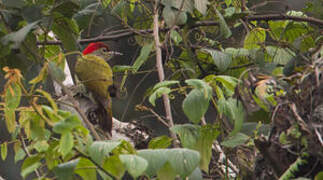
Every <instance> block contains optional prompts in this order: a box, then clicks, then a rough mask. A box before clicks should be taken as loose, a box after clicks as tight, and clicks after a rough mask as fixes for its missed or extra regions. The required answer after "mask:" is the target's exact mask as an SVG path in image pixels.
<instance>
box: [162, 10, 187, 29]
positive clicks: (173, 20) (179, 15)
mask: <svg viewBox="0 0 323 180" xmlns="http://www.w3.org/2000/svg"><path fill="white" fill-rule="evenodd" d="M162 15H163V18H164V20H165V23H166V24H167V26H168V27H171V26H173V25H183V24H185V23H186V21H187V14H186V12H184V11H181V12H179V11H178V10H176V9H172V7H170V6H165V7H164V9H163V14H162Z"/></svg>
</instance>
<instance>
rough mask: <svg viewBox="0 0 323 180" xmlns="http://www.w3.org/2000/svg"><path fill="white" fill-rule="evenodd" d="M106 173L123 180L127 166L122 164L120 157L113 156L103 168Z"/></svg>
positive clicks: (105, 162)
mask: <svg viewBox="0 0 323 180" xmlns="http://www.w3.org/2000/svg"><path fill="white" fill-rule="evenodd" d="M102 167H103V168H104V169H105V170H106V171H108V172H109V173H110V174H111V175H113V176H114V177H117V178H118V179H121V178H122V176H123V175H124V173H125V172H126V169H125V166H124V165H123V163H122V162H121V160H120V158H119V156H118V155H113V156H110V157H108V158H107V159H106V160H105V161H104V163H103V166H102Z"/></svg>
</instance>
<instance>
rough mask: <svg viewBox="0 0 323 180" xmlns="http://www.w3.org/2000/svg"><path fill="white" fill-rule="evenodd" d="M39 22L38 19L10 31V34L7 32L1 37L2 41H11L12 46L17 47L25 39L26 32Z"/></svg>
mask: <svg viewBox="0 0 323 180" xmlns="http://www.w3.org/2000/svg"><path fill="white" fill-rule="evenodd" d="M38 23H39V21H35V22H33V23H30V24H28V25H26V26H24V27H23V28H21V29H19V30H18V31H16V32H12V33H10V34H7V35H6V36H4V37H3V38H2V42H3V43H4V44H5V45H6V44H8V43H10V42H13V43H14V44H13V48H18V47H19V46H20V44H21V43H22V42H23V41H24V40H25V38H26V36H27V34H28V33H29V32H30V31H32V30H33V29H34V28H35V26H36V25H37V24H38Z"/></svg>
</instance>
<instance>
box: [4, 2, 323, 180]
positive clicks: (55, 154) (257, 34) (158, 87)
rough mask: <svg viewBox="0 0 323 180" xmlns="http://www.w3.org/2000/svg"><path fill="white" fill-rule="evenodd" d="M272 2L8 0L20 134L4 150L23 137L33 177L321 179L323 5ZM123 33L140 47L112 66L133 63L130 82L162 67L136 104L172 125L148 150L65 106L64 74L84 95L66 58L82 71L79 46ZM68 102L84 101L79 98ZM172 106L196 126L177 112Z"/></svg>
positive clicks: (11, 103)
mask: <svg viewBox="0 0 323 180" xmlns="http://www.w3.org/2000/svg"><path fill="white" fill-rule="evenodd" d="M266 5H267V4H254V3H253V2H251V1H250V2H248V1H244V0H241V1H240V0H222V1H215V0H156V1H154V0H101V1H96V0H2V1H0V7H1V11H0V18H1V21H0V38H1V43H0V52H1V53H0V65H1V69H2V75H3V76H2V77H3V81H4V80H5V81H4V86H3V88H2V91H3V93H2V99H1V103H0V105H1V109H2V110H3V113H2V114H3V116H2V118H1V121H3V122H5V123H3V124H5V125H6V128H7V130H8V132H9V133H10V134H11V139H10V140H8V141H5V142H1V157H2V159H3V160H5V159H6V157H7V152H8V151H7V149H8V146H10V147H13V150H14V152H15V157H14V161H15V162H22V166H21V171H20V174H21V176H22V177H23V178H27V177H31V176H33V177H37V178H40V179H64V180H65V179H74V178H76V177H77V176H78V177H80V178H82V179H97V178H98V177H97V176H101V178H102V179H121V178H123V177H124V178H130V177H132V178H134V179H136V178H139V179H156V178H158V179H175V178H176V177H179V178H182V179H184V178H189V179H194V180H195V179H203V178H211V179H217V178H218V179H224V178H226V179H228V178H235V177H237V178H252V177H253V178H256V179H257V178H260V179H261V178H264V179H265V177H266V178H269V179H270V177H275V178H276V179H277V178H279V177H280V178H281V179H289V178H292V177H295V178H296V177H307V178H314V177H316V178H317V179H320V177H322V176H323V175H322V174H323V172H322V171H321V172H320V173H319V169H320V168H322V167H323V153H322V146H323V141H322V133H323V130H322V119H320V117H323V107H322V106H323V99H322V97H323V95H322V92H323V88H322V87H323V80H322V79H323V78H322V68H323V62H322V61H323V60H322V57H321V56H322V55H323V49H322V39H323V38H322V29H321V28H322V26H323V21H322V20H320V19H322V17H323V16H322V11H320V9H318V8H319V7H322V3H321V2H320V1H313V2H312V3H309V4H307V6H306V8H304V9H303V10H302V11H295V10H293V9H288V8H287V10H286V9H285V10H283V11H282V12H281V11H279V12H278V11H277V13H275V11H274V12H273V13H272V12H271V13H267V12H266V11H265V10H262V9H261V8H259V7H262V6H266ZM310 16H311V17H310ZM123 38H131V40H134V41H135V44H136V45H137V46H138V47H139V48H140V52H138V54H136V53H134V54H132V55H131V56H132V57H133V58H134V59H135V60H134V61H133V62H131V58H129V61H128V62H125V63H124V64H123V65H115V66H114V67H113V70H114V72H115V73H119V74H120V73H121V74H122V75H123V78H122V82H121V83H120V84H121V87H120V90H121V91H123V90H124V89H127V87H124V86H126V85H127V83H126V82H127V78H129V76H130V75H136V74H142V73H151V72H155V71H157V74H158V79H153V80H151V81H150V82H151V84H150V87H149V88H147V89H146V92H145V93H138V96H140V98H141V99H142V103H140V104H138V105H137V106H136V109H137V110H140V111H143V112H144V113H147V114H153V115H154V117H155V121H159V122H158V123H159V124H161V125H164V126H165V127H166V128H167V129H168V130H169V136H168V134H165V135H164V136H159V137H154V138H152V139H151V140H150V142H149V143H148V144H147V148H145V149H141V150H139V149H135V148H134V146H133V145H132V144H131V143H130V142H127V141H125V140H102V139H101V140H100V139H98V138H97V137H96V136H94V135H93V133H94V132H93V131H92V130H91V129H87V128H85V127H84V126H83V124H82V120H81V119H82V118H84V117H83V116H81V117H82V118H81V117H80V116H78V115H76V114H74V113H72V112H69V111H67V110H63V109H62V108H60V106H59V100H58V98H57V97H55V98H54V96H53V95H54V94H55V92H54V90H53V88H52V86H53V83H54V82H55V83H56V85H59V86H61V88H62V90H63V91H65V94H67V95H68V96H70V98H72V99H73V94H72V93H71V92H70V90H68V89H67V88H66V87H65V85H64V83H63V81H64V79H65V78H66V77H65V75H64V67H65V62H66V59H67V61H68V62H67V63H68V64H69V65H70V67H69V68H70V69H71V70H72V73H73V72H74V71H73V62H72V61H73V58H71V57H72V56H77V55H79V54H80V52H79V50H80V47H81V45H85V44H87V43H89V42H97V41H109V40H119V39H123ZM132 43H133V42H132ZM122 53H126V52H122ZM136 56H137V57H136ZM125 64H126V65H125ZM155 65H156V67H155ZM65 68H68V67H65ZM165 74H166V75H167V76H166V78H165ZM157 81H158V83H155V84H152V82H157ZM115 101H118V99H116V100H115ZM178 101H180V103H178ZM158 104H159V105H160V104H163V105H164V106H159V105H158ZM69 106H71V107H74V108H75V109H79V107H76V106H77V103H76V102H75V100H71V103H70V104H69ZM157 107H158V108H157ZM173 108H176V109H181V110H180V111H181V112H179V113H180V116H181V118H182V119H185V122H186V123H185V124H178V123H177V121H176V120H174V119H175V118H173V116H174V115H172V112H174V110H173ZM156 109H159V110H158V112H163V110H165V112H166V115H165V118H164V115H163V114H158V113H156V112H155V111H156ZM161 109H162V111H161ZM79 113H80V112H79ZM184 116H185V117H184ZM85 118H86V117H85ZM83 120H84V119H83ZM223 155H224V158H223ZM218 159H219V160H218ZM262 160H263V161H264V162H262V163H261V162H260V161H262ZM312 162H315V163H312ZM303 166H304V167H303ZM301 167H302V168H301ZM270 172H271V174H270ZM268 173H269V175H268Z"/></svg>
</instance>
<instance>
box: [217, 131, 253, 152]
mask: <svg viewBox="0 0 323 180" xmlns="http://www.w3.org/2000/svg"><path fill="white" fill-rule="evenodd" d="M248 139H249V137H248V136H247V135H245V134H243V133H237V134H235V135H234V136H231V137H229V138H227V139H225V140H224V141H222V142H221V145H222V146H225V147H230V148H234V147H236V146H239V145H242V144H245V143H246V141H247V140H248Z"/></svg>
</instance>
